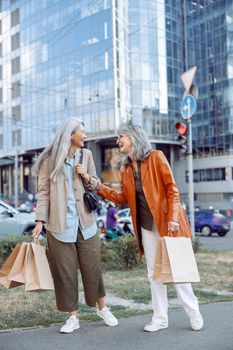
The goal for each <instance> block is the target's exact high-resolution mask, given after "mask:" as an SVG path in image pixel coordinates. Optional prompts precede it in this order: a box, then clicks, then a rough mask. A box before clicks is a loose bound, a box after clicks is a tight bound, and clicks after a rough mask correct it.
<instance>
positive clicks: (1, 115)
mask: <svg viewBox="0 0 233 350" xmlns="http://www.w3.org/2000/svg"><path fill="white" fill-rule="evenodd" d="M0 126H3V111H0Z"/></svg>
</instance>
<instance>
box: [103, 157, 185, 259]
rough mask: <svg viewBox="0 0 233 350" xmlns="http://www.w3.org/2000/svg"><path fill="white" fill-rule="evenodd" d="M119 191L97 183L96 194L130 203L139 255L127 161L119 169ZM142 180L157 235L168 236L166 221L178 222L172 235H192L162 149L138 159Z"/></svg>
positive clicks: (138, 232) (141, 247)
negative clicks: (177, 228) (120, 178)
mask: <svg viewBox="0 0 233 350" xmlns="http://www.w3.org/2000/svg"><path fill="white" fill-rule="evenodd" d="M121 177H122V191H121V192H117V191H115V190H113V189H111V188H109V187H107V186H105V185H100V188H99V191H98V194H99V195H100V196H102V197H104V198H106V199H109V200H110V201H113V202H116V203H118V204H127V203H128V204H129V207H130V210H131V215H132V221H133V227H134V232H135V236H136V238H137V241H138V248H139V255H140V256H142V255H143V253H144V252H143V246H142V239H141V230H140V227H138V225H137V210H136V192H135V183H134V177H133V172H132V166H131V165H130V164H127V165H124V166H122V168H121ZM141 181H142V187H143V191H144V194H145V197H146V200H147V203H148V206H149V208H150V210H151V213H152V215H153V218H154V221H155V223H156V225H157V228H158V231H159V234H160V236H167V235H168V222H169V221H175V222H178V223H179V230H178V231H176V232H174V233H173V235H174V236H184V237H190V238H191V237H192V233H191V229H190V226H189V223H188V219H187V216H186V212H185V210H184V208H183V207H182V205H181V203H180V197H179V192H178V189H177V186H176V183H175V180H174V178H173V175H172V172H171V168H170V165H169V163H168V161H167V159H166V157H165V156H164V154H163V153H162V152H161V151H157V150H153V151H151V153H150V154H149V156H148V157H147V158H146V159H145V160H144V161H142V162H141Z"/></svg>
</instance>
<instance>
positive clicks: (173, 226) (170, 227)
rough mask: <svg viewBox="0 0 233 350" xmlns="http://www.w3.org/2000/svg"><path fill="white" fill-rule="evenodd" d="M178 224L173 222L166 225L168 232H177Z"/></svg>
mask: <svg viewBox="0 0 233 350" xmlns="http://www.w3.org/2000/svg"><path fill="white" fill-rule="evenodd" d="M179 226H180V225H179V224H178V222H175V221H169V223H168V231H172V232H173V231H178V230H179Z"/></svg>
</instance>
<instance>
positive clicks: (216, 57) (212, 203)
mask: <svg viewBox="0 0 233 350" xmlns="http://www.w3.org/2000/svg"><path fill="white" fill-rule="evenodd" d="M185 10H186V24H187V30H186V34H187V60H188V64H189V66H193V65H196V66H197V76H196V84H197V85H198V88H199V98H198V104H197V106H198V108H197V113H196V114H195V115H194V116H193V117H192V135H193V151H194V162H193V167H194V174H193V175H194V193H195V206H197V207H201V208H209V207H213V208H220V209H228V208H229V209H231V210H232V209H233V2H232V0H197V1H186V9H185ZM175 169H176V171H175V175H176V178H177V182H178V185H179V188H180V190H181V192H182V194H183V199H184V201H185V202H186V203H188V200H187V185H188V176H187V164H186V162H185V160H183V161H179V166H178V164H177V165H175Z"/></svg>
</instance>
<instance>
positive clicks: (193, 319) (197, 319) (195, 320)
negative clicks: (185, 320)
mask: <svg viewBox="0 0 233 350" xmlns="http://www.w3.org/2000/svg"><path fill="white" fill-rule="evenodd" d="M189 320H190V324H191V327H192V330H194V331H200V330H201V329H202V327H203V324H204V322H203V318H202V316H201V314H200V312H199V311H191V312H190V313H189Z"/></svg>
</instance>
